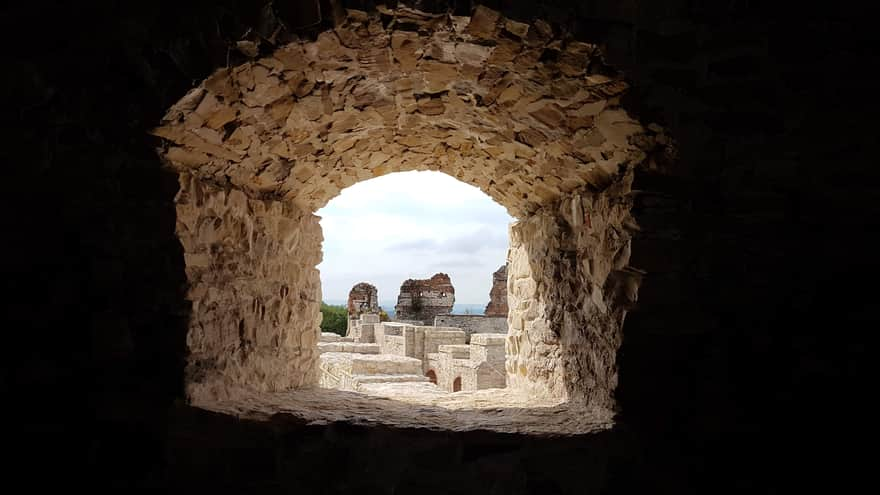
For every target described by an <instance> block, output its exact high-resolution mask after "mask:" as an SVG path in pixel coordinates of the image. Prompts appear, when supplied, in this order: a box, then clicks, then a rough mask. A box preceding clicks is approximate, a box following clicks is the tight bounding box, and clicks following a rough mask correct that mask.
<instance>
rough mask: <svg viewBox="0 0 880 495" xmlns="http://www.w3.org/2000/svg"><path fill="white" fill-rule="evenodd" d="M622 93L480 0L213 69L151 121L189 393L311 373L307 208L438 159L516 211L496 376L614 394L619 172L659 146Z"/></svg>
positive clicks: (621, 239)
mask: <svg viewBox="0 0 880 495" xmlns="http://www.w3.org/2000/svg"><path fill="white" fill-rule="evenodd" d="M626 89H627V84H626V83H625V81H624V80H623V77H622V75H621V74H618V73H615V72H614V71H613V70H612V69H610V68H608V67H606V66H605V64H604V62H603V58H602V53H601V51H600V50H599V49H598V47H596V46H593V45H589V44H586V43H582V42H577V41H573V40H571V39H569V38H566V37H565V35H564V34H563V33H561V32H560V31H558V30H555V29H554V28H553V27H552V26H550V25H549V24H547V23H544V22H542V21H536V22H534V23H531V24H525V23H520V22H516V21H513V20H511V19H505V18H504V17H503V16H501V15H500V14H498V13H497V12H494V11H492V10H490V9H486V8H484V7H478V8H477V9H476V11H475V13H474V15H473V16H472V17H457V16H449V15H433V14H425V13H421V12H417V11H414V10H411V9H400V10H389V9H384V8H383V9H382V10H380V11H378V12H374V13H371V14H366V13H363V12H357V11H349V13H348V17H347V18H346V20H345V21H344V22H343V23H341V24H339V25H338V26H337V27H336V28H335V29H333V30H330V31H326V32H323V33H321V34H319V35H318V36H317V39H315V40H314V41H303V42H296V43H292V44H289V45H287V46H284V47H281V48H279V49H278V50H277V51H275V52H274V53H273V54H271V55H269V56H266V57H262V58H256V59H254V60H252V61H250V62H247V63H245V64H242V65H239V66H236V67H230V68H225V69H220V70H218V71H216V72H215V73H214V74H212V75H211V76H210V77H209V78H207V79H206V80H205V81H203V82H202V83H201V84H200V85H199V86H198V87H197V88H194V89H193V90H192V91H190V92H189V93H188V94H187V95H186V96H185V97H184V98H182V99H181V100H180V101H179V102H178V103H177V104H175V105H174V106H173V107H172V108H171V109H169V111H168V112H167V114H166V115H165V117H164V118H163V121H162V123H161V125H160V126H159V127H157V128H156V129H155V130H154V134H156V135H157V136H160V137H162V138H163V139H164V143H165V144H164V146H163V148H162V149H161V150H160V154H161V156H162V157H163V159H164V160H165V161H166V163H167V164H168V165H169V166H171V167H172V168H173V169H175V170H177V171H178V172H179V174H180V192H179V194H178V196H177V213H178V223H177V232H178V236H179V238H180V240H181V243H182V245H183V247H184V250H185V261H186V270H187V277H188V280H189V284H190V288H189V298H190V299H191V300H192V301H193V313H192V319H191V323H190V331H189V335H188V346H189V350H190V357H189V360H190V361H189V366H188V374H187V380H188V383H187V391H188V395H189V397H190V398H191V399H192V400H193V401H194V402H195V403H197V404H198V403H200V402H209V401H212V400H217V399H218V398H225V397H230V396H233V395H235V390H237V389H239V388H246V389H248V390H256V391H262V392H270V391H284V390H291V389H298V388H304V387H309V386H311V385H313V384H314V383H315V381H316V376H317V370H316V352H315V346H316V343H317V338H318V331H319V330H318V323H317V322H318V318H319V304H320V300H321V287H320V280H319V277H318V273H317V270H316V269H315V266H316V265H317V264H318V263H319V262H320V260H321V231H320V226H319V225H318V223H317V219H316V217H315V216H314V215H313V212H314V211H316V210H317V209H318V208H320V207H321V206H323V205H324V204H326V203H327V201H329V200H330V199H331V198H333V197H334V196H336V195H337V194H338V193H339V192H340V191H341V190H342V189H344V188H345V187H348V186H350V185H352V184H354V183H356V182H358V181H361V180H366V179H369V178H372V177H378V176H381V175H384V174H387V173H390V172H396V171H408V170H437V171H442V172H444V173H446V174H448V175H451V176H452V177H455V178H457V179H459V180H461V181H463V182H466V183H469V184H472V185H474V186H477V187H479V188H480V189H481V190H482V191H484V192H485V193H486V194H488V195H489V196H491V197H492V198H493V199H494V200H495V201H497V202H498V203H499V204H501V205H503V206H504V207H505V208H507V210H508V211H509V212H510V214H511V215H512V216H514V217H515V218H517V219H518V222H517V223H516V224H515V225H514V226H513V227H512V228H511V231H510V234H511V247H510V255H509V257H510V267H509V272H508V292H509V294H508V297H509V301H510V307H511V311H510V314H509V316H508V321H509V328H510V330H509V334H508V339H507V345H506V347H507V365H506V370H507V374H508V377H507V382H508V386H509V387H511V388H514V389H518V390H522V391H525V392H528V393H529V394H532V395H543V396H552V397H560V398H564V399H566V400H569V401H572V402H577V403H583V404H591V405H595V406H599V407H607V408H610V407H612V406H613V395H612V392H613V390H614V387H615V385H616V379H617V378H616V351H617V348H618V347H619V345H620V341H621V328H622V325H623V320H624V317H625V314H626V310H627V308H628V307H630V305H631V304H632V302H633V301H634V300H635V297H636V291H637V288H638V284H639V280H640V273H639V271H638V270H636V269H634V268H633V267H630V266H629V265H628V261H629V255H630V251H629V246H630V243H629V240H630V232H631V231H632V230H633V229H635V228H637V227H636V226H635V224H634V222H633V220H632V217H631V215H630V213H629V205H630V200H629V193H630V185H631V183H632V178H633V174H634V173H636V170H637V169H638V168H639V167H641V166H644V165H645V164H647V163H650V156H651V153H653V152H654V150H656V149H657V147H658V146H659V144H658V143H662V142H665V141H664V138H663V136H662V129H659V128H657V127H654V126H652V127H651V128H650V129H646V128H644V127H643V126H642V125H640V124H639V122H637V121H636V120H634V119H633V118H631V117H630V116H629V115H628V114H627V112H626V111H625V109H623V108H622V107H621V100H620V98H621V95H622V94H623V93H624V92H625V91H626ZM514 308H515V309H514ZM239 325H240V330H238V329H239ZM231 328H234V329H237V331H229V329H231Z"/></svg>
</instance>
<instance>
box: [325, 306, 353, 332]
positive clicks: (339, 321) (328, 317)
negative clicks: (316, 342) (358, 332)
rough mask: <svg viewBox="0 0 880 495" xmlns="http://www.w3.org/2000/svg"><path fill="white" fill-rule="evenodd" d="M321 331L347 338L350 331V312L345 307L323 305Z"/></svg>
mask: <svg viewBox="0 0 880 495" xmlns="http://www.w3.org/2000/svg"><path fill="white" fill-rule="evenodd" d="M321 316H322V319H321V331H322V332H332V333H335V334H339V335H342V336H343V337H344V336H345V332H346V331H347V330H348V310H347V309H346V308H345V306H331V305H329V304H324V303H323V302H322V303H321Z"/></svg>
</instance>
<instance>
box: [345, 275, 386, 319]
mask: <svg viewBox="0 0 880 495" xmlns="http://www.w3.org/2000/svg"><path fill="white" fill-rule="evenodd" d="M364 313H372V314H377V313H379V291H378V290H377V289H376V286H375V285H373V284H369V283H367V282H361V283H359V284H356V285H355V286H354V287H352V288H351V291H349V292H348V317H349V318H357V317H358V316H360V315H362V314H364Z"/></svg>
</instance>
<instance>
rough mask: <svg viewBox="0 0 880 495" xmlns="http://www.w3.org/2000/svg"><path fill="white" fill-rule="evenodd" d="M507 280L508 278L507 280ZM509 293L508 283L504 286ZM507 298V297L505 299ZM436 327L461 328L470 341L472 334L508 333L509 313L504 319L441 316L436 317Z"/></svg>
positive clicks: (479, 316)
mask: <svg viewBox="0 0 880 495" xmlns="http://www.w3.org/2000/svg"><path fill="white" fill-rule="evenodd" d="M505 280H506V278H505ZM504 290H505V292H506V291H507V283H506V282H505V285H504ZM506 298H507V296H505V299H506ZM434 326H435V327H455V328H460V329H462V330H463V331H464V333H465V334H466V335H467V336H468V340H470V337H471V334H475V333H507V312H505V313H504V317H500V316H495V317H491V316H483V315H440V316H436V317H434Z"/></svg>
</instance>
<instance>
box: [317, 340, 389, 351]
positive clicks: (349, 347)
mask: <svg viewBox="0 0 880 495" xmlns="http://www.w3.org/2000/svg"><path fill="white" fill-rule="evenodd" d="M318 352H320V353H321V354H324V353H325V352H343V353H352V354H379V352H380V349H379V344H361V343H359V342H341V341H340V342H320V343H318Z"/></svg>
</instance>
